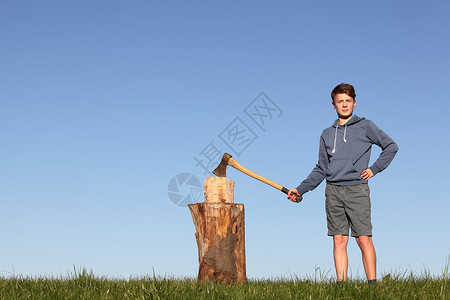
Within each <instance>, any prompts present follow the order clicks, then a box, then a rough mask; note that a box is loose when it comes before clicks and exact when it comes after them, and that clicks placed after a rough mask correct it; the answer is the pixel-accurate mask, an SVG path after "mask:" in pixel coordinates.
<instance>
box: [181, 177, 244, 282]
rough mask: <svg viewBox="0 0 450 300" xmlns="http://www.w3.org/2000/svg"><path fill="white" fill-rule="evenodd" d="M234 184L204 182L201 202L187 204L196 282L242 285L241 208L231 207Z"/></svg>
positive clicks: (219, 179) (217, 180)
mask: <svg viewBox="0 0 450 300" xmlns="http://www.w3.org/2000/svg"><path fill="white" fill-rule="evenodd" d="M233 187H234V182H233V181H231V180H229V179H227V178H225V177H210V178H207V179H206V180H205V186H204V190H205V202H204V203H196V204H190V205H189V210H190V212H191V215H192V219H193V220H194V225H195V229H196V233H195V237H196V239H197V246H198V260H199V271H198V279H199V280H214V281H219V282H223V283H231V282H246V269H245V234H244V232H245V230H244V204H235V203H234V199H233V197H234V196H233V195H234V194H233Z"/></svg>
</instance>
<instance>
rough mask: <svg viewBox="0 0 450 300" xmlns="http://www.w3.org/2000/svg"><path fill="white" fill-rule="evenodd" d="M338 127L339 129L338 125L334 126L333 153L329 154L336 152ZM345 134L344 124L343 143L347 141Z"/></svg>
mask: <svg viewBox="0 0 450 300" xmlns="http://www.w3.org/2000/svg"><path fill="white" fill-rule="evenodd" d="M338 127H339V125H338V124H336V131H335V132H334V146H333V151H331V153H334V152H336V140H337V133H338ZM346 134H347V124H345V127H344V143H347V140H346V139H345V135H346Z"/></svg>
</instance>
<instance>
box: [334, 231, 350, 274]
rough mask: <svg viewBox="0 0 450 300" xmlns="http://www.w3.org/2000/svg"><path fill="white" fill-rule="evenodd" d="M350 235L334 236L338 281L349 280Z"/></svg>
mask: <svg viewBox="0 0 450 300" xmlns="http://www.w3.org/2000/svg"><path fill="white" fill-rule="evenodd" d="M347 244H348V235H334V236H333V254H334V265H335V267H336V276H337V280H338V281H347V269H348V256H347Z"/></svg>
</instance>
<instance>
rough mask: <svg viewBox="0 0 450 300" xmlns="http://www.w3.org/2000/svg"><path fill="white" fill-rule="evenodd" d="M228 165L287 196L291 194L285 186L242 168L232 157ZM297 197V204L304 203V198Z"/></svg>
mask: <svg viewBox="0 0 450 300" xmlns="http://www.w3.org/2000/svg"><path fill="white" fill-rule="evenodd" d="M228 165H229V166H232V167H233V168H235V169H236V170H239V171H241V172H242V173H244V174H247V175H248V176H251V177H253V178H255V179H258V180H259V181H262V182H264V183H265V184H268V185H270V186H272V187H274V188H276V189H277V190H280V191H282V192H283V193H285V194H288V192H289V190H288V189H287V188H285V187H284V186H282V185H281V184H278V183H276V182H273V181H272V180H270V179H267V178H265V177H263V176H261V175H259V174H256V173H255V172H253V171H250V170H249V169H247V168H245V167H243V166H241V165H240V164H239V163H238V162H237V161H236V160H235V159H234V158H232V157H231V158H230V160H229V161H228ZM295 196H296V198H297V200H296V202H297V203H299V202H300V201H302V196H300V195H295Z"/></svg>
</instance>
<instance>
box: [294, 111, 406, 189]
mask: <svg viewBox="0 0 450 300" xmlns="http://www.w3.org/2000/svg"><path fill="white" fill-rule="evenodd" d="M373 144H375V145H378V146H379V147H380V148H381V149H382V150H383V151H382V152H381V154H380V157H378V159H377V160H376V161H375V163H374V164H373V165H372V166H371V167H370V170H372V173H373V175H375V174H377V173H379V172H381V171H383V170H384V169H386V168H387V166H389V164H390V163H391V161H392V160H393V159H394V156H395V154H396V153H397V151H398V146H397V144H396V143H395V142H394V141H393V140H392V139H391V138H390V137H389V136H388V135H387V134H386V133H384V132H383V131H382V130H381V129H379V128H378V127H377V126H376V125H375V124H374V123H373V122H372V121H369V120H366V119H365V118H359V117H358V116H356V115H353V117H352V118H351V119H350V120H349V121H348V122H347V123H346V124H345V125H338V122H337V120H336V121H335V122H334V124H333V125H332V126H331V127H329V128H327V129H325V130H324V131H323V132H322V135H321V136H320V148H319V162H318V163H317V165H316V167H315V168H314V169H313V170H312V172H311V174H309V176H308V177H307V178H306V179H305V180H304V181H303V182H302V183H301V184H300V185H299V186H298V187H297V191H298V192H299V194H300V195H303V194H304V193H306V192H308V191H312V190H313V189H315V188H316V187H317V186H318V185H319V184H320V183H321V182H322V181H323V180H324V179H325V178H326V180H327V183H329V184H334V185H355V184H360V183H367V181H365V180H364V179H362V178H361V172H362V171H363V170H365V169H367V167H368V165H369V160H370V151H371V148H372V145H373Z"/></svg>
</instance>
